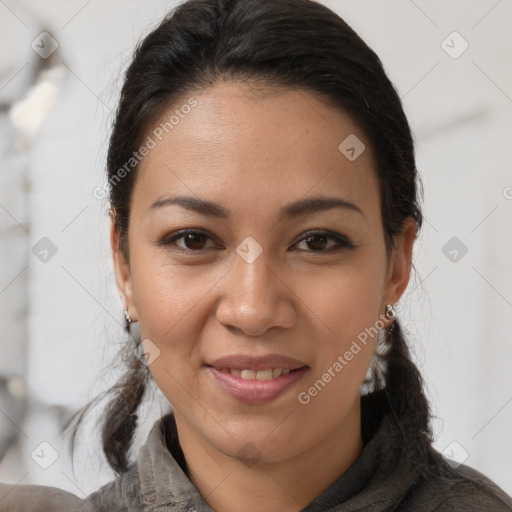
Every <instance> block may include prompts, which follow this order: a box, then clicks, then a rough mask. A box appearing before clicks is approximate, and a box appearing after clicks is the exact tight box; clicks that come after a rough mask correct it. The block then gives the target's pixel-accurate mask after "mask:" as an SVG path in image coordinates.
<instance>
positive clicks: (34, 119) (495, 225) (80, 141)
mask: <svg viewBox="0 0 512 512" xmlns="http://www.w3.org/2000/svg"><path fill="white" fill-rule="evenodd" d="M322 3H324V4H326V5H328V6H329V7H331V8H332V9H333V10H335V11H336V12H338V13H339V14H340V15H341V16H342V17H343V18H344V19H345V20H346V21H347V22H348V23H349V24H350V25H351V26H352V27H353V28H354V29H355V30H356V31H357V32H358V33H359V34H360V35H361V36H362V37H363V39H365V40H366V42H367V43H368V44H369V45H370V46H371V47H372V48H373V49H374V50H375V51H376V52H377V54H378V55H379V56H380V58H381V60H382V62H383V63H384V66H385V68H386V70H387V72H388V75H389V77H390V78H391V80H392V81H393V83H394V84H395V86H396V88H397V90H398V92H399V94H400V96H401V98H402V100H403V103H404V108H405V111H406V114H407V115H408V117H409V120H410V123H411V127H412V130H413V133H414V136H415V140H416V148H417V163H418V167H419V170H420V173H421V175H422V179H423V184H424V190H425V198H424V202H423V206H424V213H425V218H426V222H425V225H424V229H423V232H422V234H421V237H420V240H419V241H418V243H417V244H416V246H415V253H414V258H415V267H416V273H415V274H413V276H412V278H411V282H410V284H409V287H408V289H407V291H406V293H405V294H404V296H403V297H402V300H401V301H400V302H401V304H402V306H403V308H402V309H401V310H400V312H399V317H400V319H401V320H402V322H403V324H404V326H405V328H406V330H407V333H408V335H409V339H410V341H411V344H412V348H413V351H414V355H415V358H416V361H417V362H418V365H419V366H420V368H421V369H422V371H423V374H424V376H425V380H426V383H427V388H428V393H429V397H430V399H431V401H432V406H433V412H434V414H435V419H434V427H435V434H436V448H438V449H439V450H440V451H442V452H443V453H444V454H445V456H446V458H447V459H448V460H449V461H450V462H451V464H452V465H458V464H459V463H461V462H464V463H465V464H468V465H470V466H472V467H474V468H475V469H477V470H479V471H481V472H483V473H484V474H486V475H487V476H488V477H490V478H491V479H492V480H494V481H495V482H496V483H497V484H498V485H500V486H501V487H502V488H503V489H504V490H505V491H506V492H508V493H509V494H512V466H511V464H510V460H511V458H512V436H511V435H510V433H511V430H512V429H511V427H512V371H511V363H512V335H511V332H512V257H511V256H512V170H511V162H512V73H511V70H512V32H511V31H510V23H511V19H512V2H511V1H510V0H465V1H464V2H462V1H460V0H457V1H454V0H445V1H443V2H431V1H426V0H415V1H413V0H386V1H382V0H325V1H324V2H322ZM175 4H176V2H172V1H163V0H152V1H151V2H148V1H146V0H101V1H99V0H41V1H35V0H0V31H1V32H0V33H1V36H0V37H1V41H0V43H1V44H0V134H1V136H0V481H3V482H8V483H16V482H20V483H24V484H28V483H32V484H41V485H53V486H55V487H59V488H62V489H66V490H68V491H70V492H73V493H74V494H77V495H78V496H81V497H84V496H85V495H87V494H89V493H91V492H93V491H95V490H96V489H98V488H99V487H100V486H101V485H103V484H104V483H106V482H108V481H110V480H111V479H112V478H114V474H113V472H112V471H111V470H110V469H109V468H108V466H107V464H106V462H105V461H104V459H103V458H102V456H101V455H100V453H99V452H100V450H99V446H100V445H99V436H98V433H97V431H96V430H95V425H94V421H95V419H96V418H97V415H98V413H99V412H101V406H100V408H99V409H100V410H98V411H96V412H93V413H92V414H91V415H90V416H88V417H87V420H88V421H87V422H86V424H85V426H84V427H83V428H82V429H81V431H80V432H81V433H82V434H83V437H81V439H82V442H80V443H79V445H78V446H77V451H76V454H75V465H74V470H75V471H74V472H73V471H72V467H71V461H70V452H69V446H68V444H69V436H67V435H63V434H62V433H61V428H62V426H63V424H64V422H65V420H66V419H67V418H69V416H70V414H71V413H72V412H74V411H75V410H76V409H77V408H79V407H80V406H82V405H84V404H85V403H86V402H87V401H88V400H90V399H91V398H93V397H95V396H96V395H97V394H98V393H100V392H101V391H103V390H106V389H107V388H108V387H109V386H110V385H112V384H113V383H114V382H115V380H116V378H117V377H118V375H117V374H116V372H115V370H113V369H110V368H108V364H109V363H110V362H111V361H112V359H113V358H114V356H115V354H116V353H117V351H118V349H119V346H120V344H121V343H123V342H124V341H125V340H126V335H125V334H124V333H123V331H122V325H123V316H122V305H121V303H120V300H119V298H118V296H117V291H116V289H115V281H114V276H113V269H112V264H111V256H110V247H109V241H108V216H107V213H106V202H105V198H104V197H103V195H102V186H103V184H104V182H105V179H104V177H103V171H104V161H105V155H106V149H107V142H108V135H109V127H110V123H111V121H112V116H113V113H114V111H113V109H114V108H115V106H116V100H117V97H118V94H119V89H120V85H121V78H122V72H123V71H124V69H125V67H126V65H127V63H128V62H129V59H130V56H131V53H132V51H133V48H134V46H135V44H136V42H137V41H138V40H139V38H140V37H141V36H143V35H144V34H147V33H148V32H149V31H150V30H151V28H152V27H153V26H154V25H155V24H156V23H157V22H158V21H159V20H160V19H161V18H162V17H163V15H164V14H165V13H166V12H167V11H168V10H169V9H171V8H172V7H173V6H174V5H175ZM165 405H166V403H165V399H164V398H163V395H161V394H159V393H158V390H155V394H154V399H153V400H151V401H148V403H147V404H146V406H145V410H144V411H143V414H142V415H141V418H142V420H143V423H142V427H141V431H140V434H139V438H138V440H137V443H136V445H137V446H140V443H141V442H143V441H144V440H145V437H146V436H147V433H148V431H149V429H150V428H151V426H152V425H153V422H154V421H155V420H156V419H158V418H159V417H160V416H161V414H162V411H163V408H164V407H165ZM137 451H138V450H137Z"/></svg>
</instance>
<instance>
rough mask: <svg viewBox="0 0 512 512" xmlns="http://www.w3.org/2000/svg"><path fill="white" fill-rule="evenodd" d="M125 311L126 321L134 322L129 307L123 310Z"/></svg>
mask: <svg viewBox="0 0 512 512" xmlns="http://www.w3.org/2000/svg"><path fill="white" fill-rule="evenodd" d="M123 313H124V317H125V318H126V321H127V322H128V323H129V324H131V323H132V322H133V320H132V319H131V317H130V313H128V309H127V308H124V310H123Z"/></svg>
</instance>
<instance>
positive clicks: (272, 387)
mask: <svg viewBox="0 0 512 512" xmlns="http://www.w3.org/2000/svg"><path fill="white" fill-rule="evenodd" d="M207 368H208V370H209V371H210V373H211V374H212V375H213V377H214V378H215V380H216V381H217V383H218V384H219V386H220V387H221V388H222V389H223V390H224V391H226V392H227V393H228V394H229V395H231V396H232V397H233V398H236V399H237V400H238V401H240V402H243V403H246V404H252V405H259V404H264V403H267V402H270V401H272V400H275V399H276V398H277V397H278V396H280V395H282V394H283V393H284V392H285V391H286V390H287V389H289V388H290V387H291V386H293V385H294V384H295V383H296V382H298V381H299V380H300V379H301V378H302V376H303V375H304V374H305V373H306V371H307V366H303V367H302V368H298V369H297V370H294V371H291V372H290V373H288V374H287V375H281V376H280V377H277V378H275V379H270V380H257V379H242V378H241V377H236V376H235V375H231V374H230V373H226V372H222V371H220V370H217V368H213V367H212V366H208V367H207Z"/></svg>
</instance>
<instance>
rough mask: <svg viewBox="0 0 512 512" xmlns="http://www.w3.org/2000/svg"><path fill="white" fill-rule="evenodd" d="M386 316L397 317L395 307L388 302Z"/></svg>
mask: <svg viewBox="0 0 512 512" xmlns="http://www.w3.org/2000/svg"><path fill="white" fill-rule="evenodd" d="M386 316H387V317H388V318H394V317H395V310H394V309H393V306H392V305H391V304H386Z"/></svg>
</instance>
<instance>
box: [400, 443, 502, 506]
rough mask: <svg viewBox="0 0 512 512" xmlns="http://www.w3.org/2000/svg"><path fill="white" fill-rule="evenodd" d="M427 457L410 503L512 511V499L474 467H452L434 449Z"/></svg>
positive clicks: (412, 490) (410, 496) (412, 491)
mask: <svg viewBox="0 0 512 512" xmlns="http://www.w3.org/2000/svg"><path fill="white" fill-rule="evenodd" d="M429 459H430V460H429V469H428V471H427V472H426V473H425V474H424V475H423V476H422V477H421V478H420V479H419V481H418V482H417V484H416V486H415V488H414V489H411V492H410V495H409V501H410V503H411V504H415V505H416V504H417V506H420V507H421V508H418V510H430V511H432V512H434V511H435V512H452V511H457V512H479V511H486V512H487V511H490V510H492V511H494V512H512V498H511V497H510V496H509V495H508V494H507V493H505V491H504V490H503V489H501V488H500V487H499V486H498V485H496V484H495V483H494V482H493V481H492V480H490V479H489V478H488V477H486V476H485V475H483V474H482V473H480V472H479V471H477V470H476V469H473V468H472V467H470V466H467V465H465V464H461V465H458V466H452V465H450V463H448V462H447V461H446V459H445V458H444V457H443V456H442V455H441V454H440V453H439V452H437V451H436V450H434V449H432V450H431V453H430V457H429ZM411 510H416V508H411Z"/></svg>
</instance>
